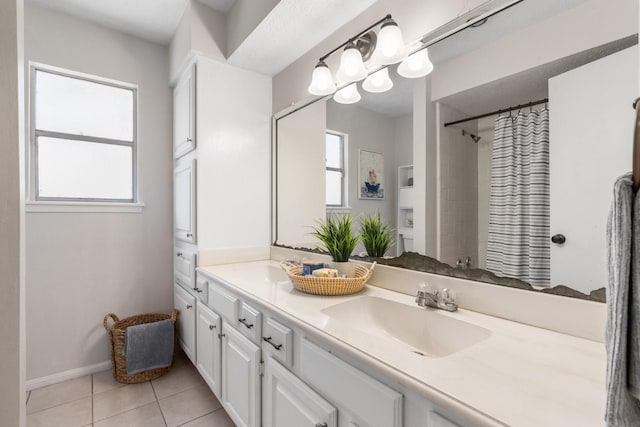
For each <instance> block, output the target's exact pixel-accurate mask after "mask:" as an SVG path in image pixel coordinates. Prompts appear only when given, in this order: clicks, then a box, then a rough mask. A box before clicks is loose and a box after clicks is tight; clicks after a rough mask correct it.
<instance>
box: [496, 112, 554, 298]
mask: <svg viewBox="0 0 640 427" xmlns="http://www.w3.org/2000/svg"><path fill="white" fill-rule="evenodd" d="M490 197H491V198H490V207H489V235H488V241H487V270H489V271H491V272H493V273H495V274H497V275H499V276H506V277H514V278H517V279H520V280H524V281H525V282H529V283H530V284H532V285H534V286H549V282H550V280H551V278H550V276H551V268H550V251H551V249H550V244H549V110H548V109H546V108H545V109H544V110H541V111H531V112H528V113H525V114H520V113H519V114H518V115H516V116H513V117H512V116H511V115H503V116H499V117H498V118H497V119H496V123H495V136H494V141H493V152H492V156H491V196H490Z"/></svg>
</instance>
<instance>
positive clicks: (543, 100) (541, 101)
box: [444, 98, 549, 127]
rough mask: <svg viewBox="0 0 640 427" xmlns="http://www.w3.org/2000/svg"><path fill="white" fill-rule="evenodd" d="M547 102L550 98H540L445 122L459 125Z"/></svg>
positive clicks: (450, 124) (447, 124)
mask: <svg viewBox="0 0 640 427" xmlns="http://www.w3.org/2000/svg"><path fill="white" fill-rule="evenodd" d="M547 102H549V98H544V99H540V100H538V101H532V102H529V103H526V104H519V105H515V106H513V107H509V108H503V109H501V110H497V111H492V112H490V113H486V114H480V115H479V116H473V117H469V118H467V119H462V120H456V121H455V122H449V123H445V124H444V127H448V126H453V125H457V124H458V123H464V122H470V121H471V120H477V119H483V118H485V117H490V116H494V115H496V114H500V113H506V112H507V111H513V110H520V109H522V108H526V107H533V106H534V105H538V104H546V103H547Z"/></svg>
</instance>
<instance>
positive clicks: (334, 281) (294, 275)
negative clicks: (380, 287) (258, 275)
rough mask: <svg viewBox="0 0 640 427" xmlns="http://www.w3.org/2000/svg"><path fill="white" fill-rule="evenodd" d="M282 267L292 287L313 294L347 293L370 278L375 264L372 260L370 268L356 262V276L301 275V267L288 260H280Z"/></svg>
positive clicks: (360, 288) (359, 287) (352, 292)
mask: <svg viewBox="0 0 640 427" xmlns="http://www.w3.org/2000/svg"><path fill="white" fill-rule="evenodd" d="M280 265H281V266H282V269H283V270H284V271H286V272H287V274H288V275H289V279H291V283H293V287H294V288H296V289H298V290H300V291H302V292H306V293H308V294H314V295H349V294H354V293H356V292H359V291H361V290H362V288H364V285H365V283H367V281H368V280H369V278H371V274H373V269H374V268H375V266H376V262H375V261H374V262H373V264H371V268H367V267H364V266H362V265H358V264H356V265H355V266H354V270H355V275H356V277H316V276H303V275H302V267H301V266H299V265H295V264H291V263H288V262H281V263H280Z"/></svg>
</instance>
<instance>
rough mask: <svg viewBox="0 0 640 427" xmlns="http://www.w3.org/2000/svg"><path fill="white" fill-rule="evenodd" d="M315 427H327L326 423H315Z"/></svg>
mask: <svg viewBox="0 0 640 427" xmlns="http://www.w3.org/2000/svg"><path fill="white" fill-rule="evenodd" d="M316 427H327V423H316Z"/></svg>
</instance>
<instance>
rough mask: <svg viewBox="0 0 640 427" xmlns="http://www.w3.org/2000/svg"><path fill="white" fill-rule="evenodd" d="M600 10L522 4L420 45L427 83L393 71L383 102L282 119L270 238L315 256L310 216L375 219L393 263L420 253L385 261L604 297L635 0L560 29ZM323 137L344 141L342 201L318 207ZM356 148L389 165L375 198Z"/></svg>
mask: <svg viewBox="0 0 640 427" xmlns="http://www.w3.org/2000/svg"><path fill="white" fill-rule="evenodd" d="M606 3H607V2H606V1H605V0H571V1H564V2H557V1H553V0H525V1H522V2H520V3H518V4H516V5H515V6H512V7H510V8H508V9H506V10H504V11H502V12H500V13H499V14H496V15H493V16H491V17H490V18H489V19H488V20H487V21H486V22H484V23H483V25H481V26H477V27H475V28H474V27H469V28H466V29H465V30H463V31H460V32H459V33H457V34H455V35H453V36H451V37H449V38H446V39H444V40H441V41H439V42H437V43H435V44H433V45H431V46H429V52H430V57H431V60H432V62H433V63H434V65H435V68H434V70H433V73H432V74H431V75H430V76H428V77H426V78H421V79H414V80H410V79H404V78H401V77H399V76H398V75H397V73H396V68H397V66H391V67H390V68H389V69H390V75H391V79H392V81H393V82H394V87H393V89H392V91H390V92H386V93H382V94H369V93H367V92H365V91H362V90H361V93H362V94H363V99H362V100H361V101H360V102H359V103H357V104H352V105H341V104H336V103H335V102H334V101H332V100H322V101H319V102H316V103H314V104H311V105H309V106H307V107H305V108H303V109H301V110H299V111H296V112H295V113H293V114H290V115H287V116H285V117H283V118H280V119H278V120H277V132H276V136H277V140H276V144H277V145H276V150H277V151H276V153H277V199H276V200H277V218H276V244H281V245H286V246H293V247H307V248H315V247H316V246H317V245H316V242H315V241H313V239H312V238H311V237H310V236H309V234H308V232H309V230H310V229H309V226H310V225H313V223H314V221H315V219H322V218H324V217H325V216H326V215H327V213H333V212H338V213H344V212H351V214H353V215H356V216H357V215H359V214H360V213H371V212H375V211H379V212H380V213H381V215H382V217H383V218H384V219H385V220H386V221H388V222H389V223H391V224H392V226H393V227H394V228H396V229H397V230H398V234H397V247H395V248H392V250H391V251H390V252H391V253H388V255H396V253H397V254H401V253H403V252H404V251H412V250H413V251H414V252H417V253H419V254H421V255H423V257H416V256H415V254H414V255H411V254H409V255H408V254H404V255H403V256H402V257H401V258H399V259H395V260H387V261H383V262H386V263H389V264H392V265H399V266H405V267H407V266H408V267H410V268H416V269H420V270H423V271H431V272H435V273H438V274H446V275H453V276H456V277H464V278H470V279H472V280H479V281H484V282H491V283H499V284H507V285H513V286H518V287H521V288H531V287H532V286H533V287H535V288H537V289H546V288H549V287H557V286H558V285H564V286H567V287H570V288H573V290H574V291H571V290H568V291H567V292H566V293H567V294H575V295H572V296H576V295H578V296H579V293H582V294H589V293H591V292H592V291H594V290H597V289H601V288H603V287H604V284H605V280H606V278H605V227H606V216H607V213H608V208H609V203H610V198H611V196H610V195H611V190H612V185H613V182H614V180H615V179H616V178H617V177H618V176H619V175H621V174H623V173H625V172H627V171H628V170H629V168H630V160H629V159H630V158H631V146H632V144H631V142H632V132H633V125H632V124H633V110H632V109H631V108H630V105H631V102H632V100H633V99H634V98H635V97H636V95H637V93H638V49H637V28H638V22H637V16H638V13H637V12H638V11H637V4H635V7H634V5H633V4H632V3H633V2H625V3H624V4H621V7H620V9H621V10H620V11H618V12H616V13H622V14H625V15H627V16H633V17H635V18H634V19H632V20H627V21H625V24H624V25H622V24H620V22H617V23H615V24H614V23H609V22H607V23H603V24H602V25H601V26H600V31H598V32H590V33H589V37H575V38H567V37H565V35H566V34H567V33H570V32H572V31H573V32H575V33H578V34H581V33H580V30H581V29H584V28H585V27H584V26H585V25H588V22H590V21H592V20H593V18H592V16H597V14H598V13H599V12H598V11H601V10H602V8H603V7H608V6H606ZM625 5H626V6H627V8H629V5H631V7H634V8H633V10H626V11H625V10H624V8H625ZM471 15H472V14H470V16H471ZM585 23H587V24H585ZM437 33H438V30H436V31H435V32H433V33H432V35H433V34H437ZM428 40H430V36H429V35H427V36H425V41H426V42H427V43H428ZM556 40H562V43H555V42H554V41H556ZM547 98H548V102H543V103H540V104H536V105H532V106H528V103H530V102H532V101H538V100H543V99H547ZM522 104H526V105H527V106H526V107H520V108H515V109H510V107H514V106H519V105H522ZM499 110H502V112H501V113H500V114H498V111H499ZM505 110H507V111H505ZM478 116H480V117H478ZM327 132H329V133H330V134H332V135H339V136H340V137H341V138H342V141H343V147H344V153H343V155H344V157H343V160H344V162H343V169H342V170H341V171H340V173H343V174H344V175H343V177H341V180H340V185H341V187H340V189H341V191H342V195H341V196H340V198H339V200H340V206H337V205H338V204H337V203H335V202H336V200H338V198H334V199H332V202H331V203H328V204H327V200H326V198H325V194H326V191H325V190H326V189H327V188H326V183H327V182H329V181H327V176H328V174H329V172H330V171H329V169H328V168H327V165H326V159H327V157H326V153H325V148H326V145H325V144H326V134H327ZM360 150H366V151H370V152H375V153H379V154H382V156H383V158H384V170H383V174H382V175H383V177H384V180H383V182H382V183H381V185H382V187H383V188H384V198H383V199H366V198H364V199H363V198H361V197H359V196H361V193H360V188H361V183H360V182H359V181H360V180H361V179H359V178H358V166H359V165H358V158H359V152H360ZM406 166H409V167H406ZM414 171H415V174H414ZM334 172H335V171H334ZM409 178H412V181H413V182H412V183H411V184H413V185H411V186H409ZM332 182H333V187H332V188H334V190H333V191H334V192H335V187H336V185H338V184H337V182H338V180H337V179H335V177H334V180H333V181H332ZM332 194H333V193H332ZM328 205H332V206H328ZM560 236H562V237H564V242H562V243H561V241H562V238H561V237H560ZM551 237H553V238H554V242H555V243H554V242H552V240H551ZM361 250H362V248H357V249H356V252H355V254H357V253H358V252H360V251H361ZM563 289H564V288H563ZM576 291H577V292H576ZM594 295H595V298H596V299H599V300H602V298H603V292H602V291H599V292H596V293H595V294H594Z"/></svg>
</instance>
